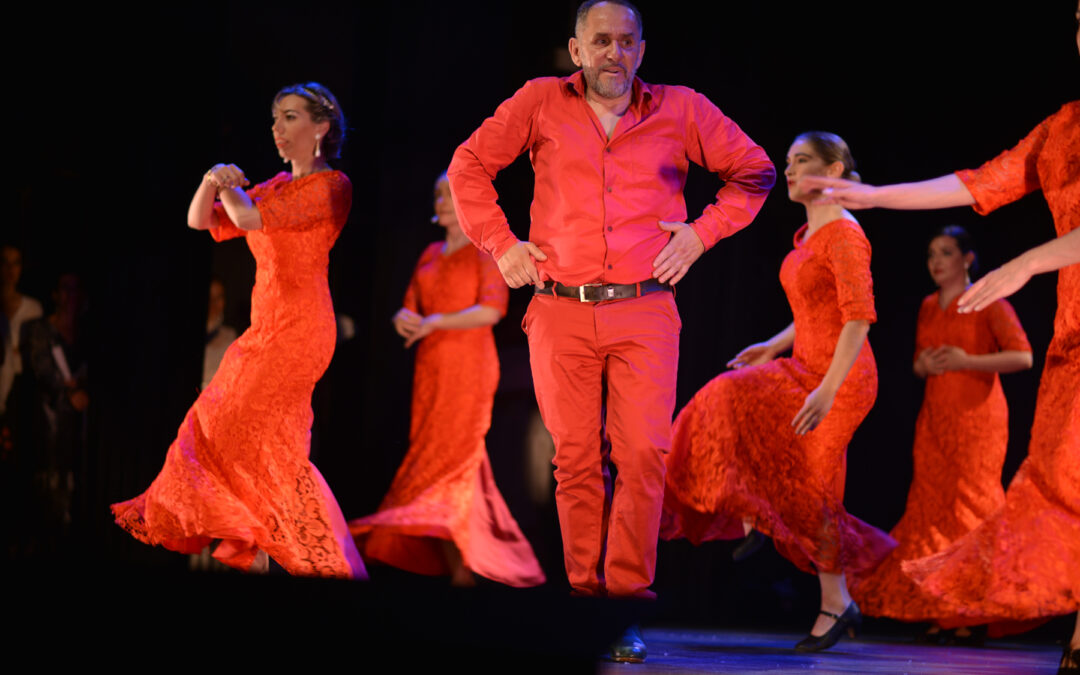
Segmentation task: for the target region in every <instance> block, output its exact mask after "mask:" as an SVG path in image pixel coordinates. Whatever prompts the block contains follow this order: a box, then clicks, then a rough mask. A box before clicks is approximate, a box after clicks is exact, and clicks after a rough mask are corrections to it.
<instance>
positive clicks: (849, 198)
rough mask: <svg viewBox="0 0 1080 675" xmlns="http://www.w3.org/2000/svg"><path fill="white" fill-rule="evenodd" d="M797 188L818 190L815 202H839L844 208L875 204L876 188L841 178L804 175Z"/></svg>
mask: <svg viewBox="0 0 1080 675" xmlns="http://www.w3.org/2000/svg"><path fill="white" fill-rule="evenodd" d="M799 190H800V191H802V192H804V193H808V192H812V191H814V190H819V191H820V192H821V195H820V196H819V197H818V198H817V199H815V200H814V203H815V204H839V205H840V206H843V207H844V208H846V209H869V208H873V207H875V206H877V204H875V203H874V201H873V198H874V195H875V194H876V193H877V188H876V187H874V186H873V185H867V184H865V183H859V182H857V181H853V180H845V179H843V178H828V177H826V176H806V177H805V178H803V179H802V180H800V181H799Z"/></svg>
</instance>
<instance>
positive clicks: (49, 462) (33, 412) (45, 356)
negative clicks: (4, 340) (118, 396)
mask: <svg viewBox="0 0 1080 675" xmlns="http://www.w3.org/2000/svg"><path fill="white" fill-rule="evenodd" d="M53 299H54V301H55V304H56V309H55V311H54V312H53V313H52V314H50V315H49V316H47V317H44V318H40V319H35V320H33V321H28V322H27V323H26V324H24V325H23V327H22V336H21V339H20V343H19V347H20V350H21V352H22V354H21V355H22V362H23V366H24V368H25V370H26V375H27V390H28V391H27V393H28V396H27V400H28V402H29V411H28V413H29V415H28V417H29V419H30V431H31V434H32V436H31V438H32V445H31V446H30V447H32V448H33V457H32V458H30V459H29V461H30V463H31V465H32V473H33V486H34V507H35V508H34V509H33V513H32V514H31V517H30V519H29V520H30V521H32V527H33V530H32V537H31V539H32V541H31V542H30V550H29V551H28V552H29V553H30V554H31V555H33V554H39V555H40V554H50V553H56V552H58V551H59V550H61V549H62V547H63V544H64V542H65V539H66V536H67V534H68V531H69V528H70V525H71V513H72V508H71V506H72V495H73V494H74V492H75V485H76V484H77V483H78V480H77V479H78V476H77V475H76V474H77V473H78V467H79V466H80V465H81V463H82V462H81V460H82V456H83V449H84V447H85V443H86V410H87V408H88V407H89V405H90V396H89V395H88V394H87V363H86V353H87V344H88V340H87V335H86V330H85V323H86V317H85V307H86V302H85V294H84V292H83V286H82V282H81V280H80V279H79V277H78V276H77V275H75V274H64V275H62V276H61V277H60V279H59V281H58V282H57V287H56V290H55V291H54V292H53Z"/></svg>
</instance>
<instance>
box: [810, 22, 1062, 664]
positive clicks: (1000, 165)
mask: <svg viewBox="0 0 1080 675" xmlns="http://www.w3.org/2000/svg"><path fill="white" fill-rule="evenodd" d="M1076 18H1077V22H1078V24H1080V3H1078V6H1077V12H1076ZM1076 44H1077V49H1080V26H1078V30H1077V34H1076ZM1077 157H1080V101H1072V102H1070V103H1066V104H1065V105H1064V106H1062V107H1061V109H1060V110H1058V111H1057V112H1056V113H1054V114H1053V115H1051V116H1050V117H1048V118H1047V119H1045V120H1043V122H1042V123H1041V124H1039V125H1038V126H1037V127H1035V129H1034V130H1032V132H1031V133H1029V134H1028V135H1027V136H1026V137H1025V138H1024V139H1023V140H1021V141H1020V142H1019V143H1018V144H1017V145H1016V147H1014V148H1012V149H1011V150H1006V151H1005V152H1003V153H1001V154H1000V155H998V156H997V157H995V158H994V159H992V160H990V161H989V162H987V163H986V164H983V165H982V166H981V167H979V168H978V169H974V170H964V171H958V172H956V173H955V174H949V175H946V176H941V177H940V178H935V179H931V180H927V181H922V182H918V183H903V184H898V185H885V186H879V187H874V186H870V185H861V184H854V183H849V182H845V181H839V180H823V179H807V180H806V181H805V182H804V186H805V189H827V190H828V191H829V192H828V194H827V199H828V200H829V201H831V202H833V203H834V204H839V205H843V206H845V207H847V208H870V207H875V206H876V207H883V208H892V209H932V208H946V207H950V206H962V205H965V204H969V205H971V206H973V207H974V208H975V211H976V212H978V213H980V214H987V213H989V212H991V211H993V210H994V209H996V208H998V207H1000V206H1003V205H1005V204H1008V203H1011V202H1014V201H1016V200H1017V199H1020V198H1021V197H1023V196H1024V195H1027V194H1028V193H1031V192H1035V191H1036V190H1042V193H1043V197H1044V198H1045V199H1046V203H1047V205H1048V206H1049V207H1050V212H1051V214H1052V215H1053V218H1054V226H1055V228H1056V230H1057V235H1058V236H1057V238H1056V239H1052V240H1050V241H1048V242H1046V243H1044V244H1042V245H1040V246H1036V247H1035V248H1033V249H1030V250H1028V251H1025V252H1024V253H1022V254H1021V255H1019V256H1017V257H1016V258H1014V259H1012V260H1010V261H1009V262H1007V263H1005V264H1004V265H1002V266H1001V267H1000V268H998V269H996V270H994V271H992V272H990V273H989V274H987V275H986V276H985V277H983V278H982V279H980V280H979V281H977V282H976V283H975V284H974V285H973V286H972V287H971V288H969V289H968V290H967V291H966V292H965V293H964V294H963V295H962V296H961V297H960V301H959V307H960V311H962V312H978V311H981V310H983V309H985V308H986V307H988V306H989V305H990V304H991V303H992V302H994V301H995V300H997V299H998V298H1002V297H1005V296H1007V295H1010V294H1012V293H1014V292H1016V291H1017V290H1018V289H1020V288H1021V287H1022V286H1023V285H1024V284H1026V283H1027V281H1028V280H1029V279H1030V278H1031V277H1032V276H1033V275H1036V274H1041V273H1044V272H1050V271H1053V270H1060V271H1059V272H1058V288H1057V298H1058V307H1057V314H1056V316H1055V317H1054V336H1053V339H1051V341H1050V347H1049V349H1047V352H1046V365H1045V367H1044V369H1043V374H1042V380H1041V382H1040V383H1039V393H1038V397H1037V399H1036V403H1035V421H1034V423H1033V424H1032V428H1031V444H1030V446H1029V448H1028V457H1027V459H1026V460H1024V463H1023V464H1022V465H1021V466H1020V469H1019V471H1017V473H1016V475H1015V476H1014V477H1013V480H1012V482H1011V483H1010V484H1009V487H1008V488H1007V489H1006V491H1005V506H1004V507H1003V508H1002V509H1001V510H999V511H998V512H997V513H996V514H994V516H993V517H991V518H989V519H988V520H986V521H985V522H984V523H983V524H982V525H980V526H979V527H978V528H976V529H975V530H973V531H972V532H971V533H969V534H967V535H966V536H964V537H962V538H961V539H960V540H958V541H956V542H954V543H953V544H952V545H950V546H949V547H948V548H946V549H945V550H944V551H941V552H940V553H937V554H935V555H933V556H930V557H928V558H923V559H920V560H917V561H909V562H906V563H904V565H903V568H904V571H905V572H907V573H909V574H911V575H912V576H913V577H914V578H915V580H916V581H917V582H918V583H919V585H920V586H921V587H922V589H923V590H925V591H927V592H929V593H931V594H933V595H936V596H940V597H943V598H944V599H945V600H947V601H948V602H951V603H954V604H955V605H957V606H959V607H960V608H961V610H962V612H963V619H964V623H967V624H969V625H976V624H981V623H989V622H993V621H1030V620H1035V619H1039V618H1042V617H1051V616H1057V615H1064V614H1071V613H1073V612H1076V611H1077V609H1080V565H1078V564H1077V562H1076V561H1077V560H1080V264H1078V263H1080V206H1078V205H1080V164H1078V163H1077V160H1076V158H1077ZM993 628H994V627H993V626H991V629H993ZM1059 672H1070V673H1075V672H1080V617H1078V619H1077V622H1076V628H1075V630H1074V631H1073V635H1072V638H1071V640H1070V642H1069V644H1068V645H1067V646H1066V647H1065V653H1064V654H1063V655H1062V657H1061V664H1060V670H1059Z"/></svg>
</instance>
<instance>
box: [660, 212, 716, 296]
mask: <svg viewBox="0 0 1080 675" xmlns="http://www.w3.org/2000/svg"><path fill="white" fill-rule="evenodd" d="M658 225H659V227H660V229H661V230H664V231H665V232H671V233H672V235H671V238H670V239H668V243H667V244H666V245H665V246H664V248H663V249H662V250H661V251H660V255H658V256H656V260H653V278H654V279H656V280H657V281H659V282H660V283H670V284H671V285H672V286H674V285H675V284H677V283H679V281H680V280H681V279H682V278H683V277H684V276H686V273H687V272H688V271H689V270H690V266H691V265H693V264H694V261H696V260H697V259H698V258H700V257H701V254H702V253H704V252H705V244H703V243H702V242H701V238H700V237H698V235H697V233H696V232H694V228H692V227H690V226H689V225H687V224H686V223H669V222H667V221H663V220H661V221H660V222H659V223H658Z"/></svg>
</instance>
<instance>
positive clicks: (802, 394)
mask: <svg viewBox="0 0 1080 675" xmlns="http://www.w3.org/2000/svg"><path fill="white" fill-rule="evenodd" d="M854 168H855V162H854V160H853V159H852V157H851V152H850V151H849V150H848V147H847V144H846V143H845V142H844V141H843V139H841V138H840V137H839V136H836V135H834V134H830V133H825V132H818V131H812V132H807V133H804V134H802V135H800V136H799V137H798V138H796V139H795V142H794V143H793V144H792V145H791V149H790V150H788V154H787V169H786V170H785V172H784V173H785V175H786V176H787V183H788V197H789V198H790V199H791V200H792V201H795V202H799V203H801V204H803V205H804V206H805V207H806V219H807V223H806V224H805V225H803V226H802V227H801V228H800V229H799V230H798V231H797V232H796V233H795V248H794V250H792V251H791V253H789V254H788V255H787V257H786V258H785V259H784V263H783V265H782V266H781V268H780V283H781V284H782V285H783V286H784V292H785V293H786V294H787V297H788V302H789V303H790V305H791V312H792V314H793V316H794V322H793V323H792V324H791V325H789V326H788V327H787V328H785V329H784V330H782V331H780V332H779V333H777V334H776V335H775V336H773V337H772V338H770V339H769V340H767V341H765V342H761V343H758V344H754V345H750V346H749V347H747V348H746V349H744V350H742V351H741V352H739V354H738V355H737V356H736V357H735V358H734V359H732V360H731V361H730V362H729V363H728V366H729V367H731V368H733V369H734V370H732V371H730V372H726V373H723V374H721V375H719V376H718V377H716V378H714V379H713V380H712V381H711V382H709V383H708V384H706V385H705V387H703V388H702V389H701V391H699V392H698V393H697V394H696V395H695V396H694V398H693V399H692V400H691V401H690V403H688V404H687V406H686V407H685V408H684V409H683V410H682V412H680V413H679V416H678V418H677V419H676V420H675V428H674V439H673V443H672V451H671V454H670V456H669V457H668V463H667V466H668V474H667V491H666V494H665V498H664V517H663V521H662V524H661V530H660V536H661V537H663V538H664V539H675V538H678V537H687V538H688V539H690V540H691V541H692V542H694V543H695V544H698V543H700V542H702V541H705V540H710V539H735V538H738V537H742V536H743V535H744V534H746V533H747V532H748V531H749V528H750V527H751V526H752V527H753V528H754V530H756V531H760V532H762V533H764V534H766V535H768V536H770V537H772V538H773V540H774V541H775V544H776V548H777V550H778V551H779V552H780V553H781V554H782V555H783V556H784V557H786V558H787V559H788V560H790V561H792V562H793V563H795V565H797V566H798V567H799V568H800V569H802V570H804V571H806V572H810V573H816V574H817V575H818V579H819V581H820V583H821V612H820V614H819V615H818V618H817V621H816V622H815V623H814V626H813V628H812V629H811V631H810V635H809V636H808V637H806V638H805V639H804V640H802V641H801V642H799V643H798V644H797V645H796V649H798V650H799V651H810V652H813V651H819V650H822V649H827V648H829V647H831V646H833V645H834V644H836V642H837V640H839V639H840V636H841V634H842V633H843V632H844V631H845V630H847V631H848V632H852V633H853V632H854V630H855V628H857V627H858V625H859V623H860V620H861V615H860V614H859V608H858V606H857V605H856V604H855V602H854V601H853V600H852V599H851V596H850V595H849V594H848V589H847V583H846V575H848V574H852V573H858V572H862V571H865V570H868V569H870V568H872V567H873V566H875V565H876V564H878V563H879V562H880V561H881V560H882V559H883V558H885V556H886V555H888V553H889V551H891V550H892V549H893V547H895V545H896V543H895V542H894V541H893V540H892V539H891V538H889V536H888V535H886V534H885V533H884V532H881V531H879V530H877V529H875V528H873V527H871V526H869V525H867V524H866V523H863V522H862V521H860V520H858V519H856V518H854V517H853V516H851V515H849V514H848V513H847V512H846V511H845V510H844V506H843V497H844V479H845V473H846V461H845V455H846V452H847V445H848V442H849V441H850V440H851V436H852V434H854V433H855V429H856V428H858V426H859V423H860V422H862V419H863V418H864V417H865V416H866V414H867V413H868V412H869V411H870V408H871V407H872V406H873V404H874V399H875V398H876V396H877V367H876V365H875V363H874V355H873V352H872V351H871V350H870V344H869V343H868V342H867V340H866V336H867V333H868V332H869V330H870V324H871V323H872V322H873V321H875V320H876V318H877V314H876V312H875V311H874V296H873V288H872V281H871V277H870V243H869V242H868V241H867V240H866V236H865V235H864V234H863V231H862V228H860V227H859V225H858V223H856V222H855V219H854V218H853V217H852V215H851V214H850V213H848V212H847V211H845V210H844V209H842V208H840V207H838V206H821V205H818V204H815V203H814V199H815V198H817V197H818V196H819V195H818V193H817V192H814V191H806V190H804V189H802V188H801V187H800V186H799V182H798V181H799V179H800V178H802V177H804V176H808V175H823V176H834V177H844V178H849V179H857V174H856V173H855V172H854ZM788 349H792V356H791V358H780V359H777V358H776V357H777V355H779V354H782V353H783V352H785V351H787V350H788ZM793 486H796V487H793Z"/></svg>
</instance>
